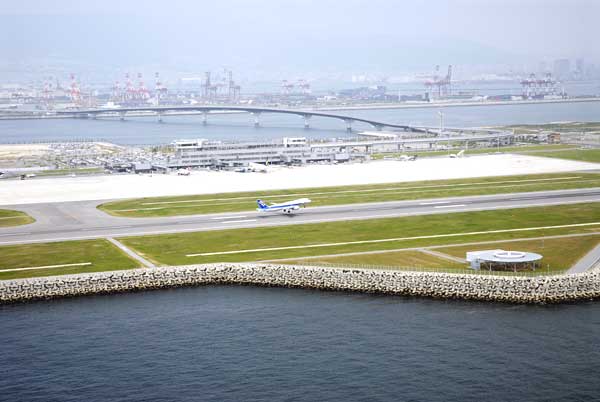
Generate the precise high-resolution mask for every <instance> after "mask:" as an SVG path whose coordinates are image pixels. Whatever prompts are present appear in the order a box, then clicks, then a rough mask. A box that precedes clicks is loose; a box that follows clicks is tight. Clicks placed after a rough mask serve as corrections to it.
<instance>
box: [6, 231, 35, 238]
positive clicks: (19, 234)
mask: <svg viewBox="0 0 600 402" xmlns="http://www.w3.org/2000/svg"><path fill="white" fill-rule="evenodd" d="M30 234H31V232H25V233H20V232H19V233H5V234H0V237H2V236H25V235H30Z"/></svg>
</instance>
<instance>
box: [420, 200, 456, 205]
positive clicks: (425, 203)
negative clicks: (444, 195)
mask: <svg viewBox="0 0 600 402" xmlns="http://www.w3.org/2000/svg"><path fill="white" fill-rule="evenodd" d="M449 203H450V201H433V202H420V203H419V205H437V204H449Z"/></svg>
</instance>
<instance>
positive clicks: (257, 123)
mask: <svg viewBox="0 0 600 402" xmlns="http://www.w3.org/2000/svg"><path fill="white" fill-rule="evenodd" d="M252 115H253V116H254V127H256V128H258V127H260V112H252Z"/></svg>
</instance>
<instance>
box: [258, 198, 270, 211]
mask: <svg viewBox="0 0 600 402" xmlns="http://www.w3.org/2000/svg"><path fill="white" fill-rule="evenodd" d="M256 204H257V205H258V208H259V209H266V208H268V205H267V204H265V203H264V202H263V201H262V200H256Z"/></svg>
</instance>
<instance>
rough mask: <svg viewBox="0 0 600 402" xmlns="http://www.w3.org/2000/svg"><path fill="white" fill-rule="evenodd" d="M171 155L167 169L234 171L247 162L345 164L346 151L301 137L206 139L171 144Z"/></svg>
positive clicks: (347, 156) (346, 159) (347, 157)
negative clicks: (322, 146) (268, 139)
mask: <svg viewBox="0 0 600 402" xmlns="http://www.w3.org/2000/svg"><path fill="white" fill-rule="evenodd" d="M173 146H174V150H175V155H174V156H173V157H171V158H170V160H169V167H171V168H179V167H204V168H235V167H242V166H247V165H248V164H249V163H269V164H287V165H290V164H303V163H307V162H319V161H327V162H335V161H337V162H345V161H348V160H349V159H350V155H349V153H348V152H340V150H338V149H335V148H319V147H318V146H314V145H311V144H310V143H309V142H308V140H307V139H306V138H304V137H296V138H291V137H286V138H283V139H282V140H280V141H256V142H239V143H238V142H222V141H209V140H206V139H196V140H178V141H174V142H173Z"/></svg>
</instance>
